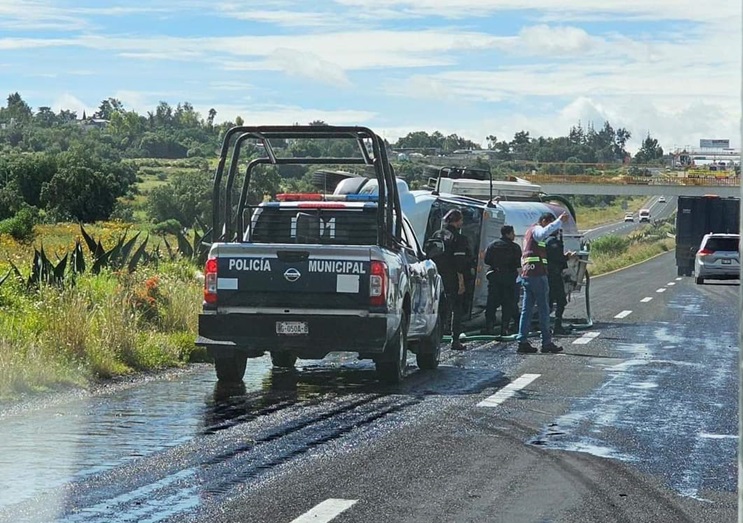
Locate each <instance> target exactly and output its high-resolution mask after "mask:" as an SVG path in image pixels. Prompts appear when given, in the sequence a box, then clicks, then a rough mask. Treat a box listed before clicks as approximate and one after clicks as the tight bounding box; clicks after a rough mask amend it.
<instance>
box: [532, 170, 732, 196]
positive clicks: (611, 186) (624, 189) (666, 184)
mask: <svg viewBox="0 0 743 523" xmlns="http://www.w3.org/2000/svg"><path fill="white" fill-rule="evenodd" d="M523 178H524V179H525V180H528V181H530V182H531V183H534V184H537V185H539V186H541V187H542V191H544V192H545V193H547V194H562V195H572V194H611V195H618V196H634V195H638V196H659V195H664V196H703V195H705V194H716V195H718V196H723V197H725V196H736V197H739V196H740V195H741V191H740V178H725V179H719V180H717V179H680V178H666V177H652V178H647V177H633V178H626V179H623V180H617V179H615V178H603V179H602V177H598V176H590V177H589V176H544V175H537V176H534V175H532V176H530V175H526V176H524V177H523Z"/></svg>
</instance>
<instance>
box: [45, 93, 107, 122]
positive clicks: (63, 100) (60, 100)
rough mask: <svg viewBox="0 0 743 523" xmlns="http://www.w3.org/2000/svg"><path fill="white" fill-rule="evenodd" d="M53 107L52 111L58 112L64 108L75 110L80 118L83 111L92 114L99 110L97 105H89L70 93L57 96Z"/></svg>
mask: <svg viewBox="0 0 743 523" xmlns="http://www.w3.org/2000/svg"><path fill="white" fill-rule="evenodd" d="M51 108H52V111H54V112H57V113H58V112H59V111H61V110H62V109H66V110H68V111H74V112H76V113H77V117H78V118H80V117H81V116H82V115H83V112H85V113H86V115H88V116H90V115H92V114H93V113H94V112H96V111H97V110H98V107H97V106H95V105H88V104H86V103H85V102H83V101H82V100H80V99H79V98H77V97H75V96H73V95H71V94H70V93H63V94H61V95H59V96H58V97H57V98H55V99H54V101H53V102H52V104H51Z"/></svg>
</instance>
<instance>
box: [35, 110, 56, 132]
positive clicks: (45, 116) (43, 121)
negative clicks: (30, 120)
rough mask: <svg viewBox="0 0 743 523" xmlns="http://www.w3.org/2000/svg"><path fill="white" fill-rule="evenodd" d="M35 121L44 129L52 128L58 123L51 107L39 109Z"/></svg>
mask: <svg viewBox="0 0 743 523" xmlns="http://www.w3.org/2000/svg"><path fill="white" fill-rule="evenodd" d="M34 120H35V122H36V123H38V124H40V125H42V126H44V127H51V126H52V125H54V124H56V123H57V115H56V114H54V111H52V108H51V107H39V110H38V111H37V112H36V116H34Z"/></svg>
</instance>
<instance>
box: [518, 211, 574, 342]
mask: <svg viewBox="0 0 743 523" xmlns="http://www.w3.org/2000/svg"><path fill="white" fill-rule="evenodd" d="M567 220H568V214H567V213H565V212H564V213H562V214H561V215H560V218H559V219H557V220H555V215H554V214H552V213H550V212H546V213H544V214H542V215H541V216H540V217H539V222H537V223H535V224H534V225H532V226H531V227H529V228H528V229H527V230H526V234H524V245H523V249H522V255H521V286H522V287H523V289H524V297H523V305H522V307H521V319H520V321H519V333H518V336H516V340H517V341H518V343H519V346H518V349H516V352H519V353H522V354H529V353H535V352H537V349H536V347H532V346H531V344H530V343H529V339H528V337H529V328H530V327H531V317H532V313H533V311H534V306H535V305H536V306H537V313H538V314H539V331H540V333H541V336H542V352H544V353H557V352H561V351H562V347H559V346H557V345H555V344H554V342H553V341H552V333H551V332H550V305H549V283H548V280H547V249H546V248H545V242H546V240H547V238H548V237H549V236H550V235H551V234H553V233H555V232H557V231H559V230H560V229H561V228H562V224H563V223H564V222H566V221H567Z"/></svg>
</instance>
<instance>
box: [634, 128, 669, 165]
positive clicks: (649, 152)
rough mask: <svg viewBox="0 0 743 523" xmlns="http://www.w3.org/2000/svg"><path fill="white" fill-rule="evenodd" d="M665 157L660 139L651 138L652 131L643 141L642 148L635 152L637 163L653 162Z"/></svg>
mask: <svg viewBox="0 0 743 523" xmlns="http://www.w3.org/2000/svg"><path fill="white" fill-rule="evenodd" d="M662 158H663V147H661V146H660V144H658V140H656V139H655V138H651V136H650V133H648V135H647V136H646V137H645V140H643V142H642V146H641V147H640V150H639V151H637V152H636V153H635V158H634V161H635V163H640V164H643V163H652V162H654V161H657V160H660V159H662Z"/></svg>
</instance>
